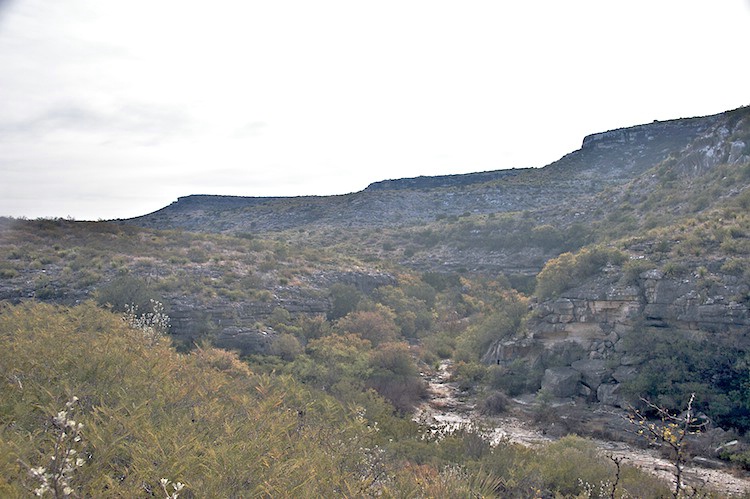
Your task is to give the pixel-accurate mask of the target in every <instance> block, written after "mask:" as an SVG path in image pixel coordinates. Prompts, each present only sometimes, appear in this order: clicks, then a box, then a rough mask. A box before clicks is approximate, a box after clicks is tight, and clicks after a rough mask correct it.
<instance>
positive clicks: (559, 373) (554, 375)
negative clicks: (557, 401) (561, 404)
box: [542, 367, 581, 398]
mask: <svg viewBox="0 0 750 499" xmlns="http://www.w3.org/2000/svg"><path fill="white" fill-rule="evenodd" d="M580 381H581V373H580V372H579V371H576V370H575V369H573V368H571V367H552V368H549V369H546V370H545V371H544V378H543V379H542V390H544V391H546V392H548V393H549V394H550V395H552V396H553V397H556V398H566V397H573V396H575V395H577V394H578V383H579V382H580Z"/></svg>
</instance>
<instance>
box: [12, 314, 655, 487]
mask: <svg viewBox="0 0 750 499" xmlns="http://www.w3.org/2000/svg"><path fill="white" fill-rule="evenodd" d="M0 339H1V340H2V344H3V349H2V350H0V365H2V366H3V379H2V383H0V434H2V440H0V495H2V496H3V497H9V498H12V497H28V496H30V495H32V494H33V491H37V492H38V493H39V494H41V495H53V496H54V494H53V490H54V489H55V488H56V487H57V497H66V496H70V497H79V496H81V497H151V496H159V495H163V494H164V492H163V488H162V485H163V486H164V487H165V488H166V489H167V491H168V492H169V493H175V494H177V495H178V496H179V497H233V496H234V497H237V496H240V497H269V496H271V497H289V496H295V497H300V496H304V497H341V496H346V497H362V496H382V497H469V496H473V497H485V496H489V495H494V494H499V495H501V496H503V497H528V496H529V494H531V493H534V491H543V490H547V491H550V493H553V492H554V491H557V492H559V493H562V494H565V495H569V494H579V493H581V492H584V491H585V487H586V486H587V485H586V484H587V483H589V484H594V485H597V484H598V483H599V482H600V481H606V480H611V479H612V476H613V472H614V470H613V469H612V468H611V467H608V466H607V465H606V464H604V463H602V462H601V461H600V458H599V457H598V456H597V455H596V454H594V451H593V450H592V448H591V447H590V446H589V445H588V444H587V443H586V442H584V441H581V440H579V439H568V440H564V441H561V442H559V443H557V444H555V445H553V446H551V447H550V448H549V449H541V450H538V451H532V450H529V449H525V448H522V447H519V446H516V445H514V444H510V443H503V444H501V445H499V446H497V447H496V448H491V447H490V446H489V444H487V443H486V442H484V441H483V440H481V439H478V437H476V436H475V434H473V433H466V434H457V435H453V436H445V437H444V438H440V439H438V440H434V439H425V438H424V437H423V436H421V433H420V432H418V431H416V427H415V426H414V424H413V423H410V422H407V421H405V420H399V419H397V418H395V417H394V416H393V415H390V414H389V413H388V411H387V410H385V411H383V412H382V413H381V414H378V415H373V414H369V413H368V411H367V410H365V409H364V408H363V406H362V405H360V404H357V403H354V402H352V401H349V402H348V403H347V402H341V401H338V400H336V399H334V398H331V397H330V396H328V395H325V394H324V393H323V392H321V391H318V390H316V389H311V388H308V387H305V386H303V385H301V384H300V383H299V382H297V381H295V380H294V379H292V378H290V377H288V376H283V375H258V374H254V373H253V372H252V371H251V370H250V369H249V368H248V366H247V365H246V364H245V363H243V362H241V361H240V360H239V359H238V358H237V357H236V356H235V355H233V354H231V353H228V352H225V351H222V350H216V349H212V348H210V347H206V348H199V349H197V350H195V351H194V352H192V353H190V354H180V353H177V352H176V351H175V350H174V349H173V348H172V347H171V345H170V342H169V340H168V339H167V338H164V337H162V338H160V339H158V340H157V341H155V342H154V341H151V338H145V337H144V335H143V331H142V330H140V329H134V328H132V327H130V326H128V325H127V324H126V323H125V322H124V321H123V320H122V319H121V317H120V316H117V315H114V314H112V313H111V312H107V311H104V310H101V309H99V308H97V307H96V306H95V305H94V304H92V303H86V304H83V305H81V306H77V307H74V308H62V307H56V306H52V305H44V304H39V303H28V304H25V305H21V306H8V305H4V306H3V307H2V309H1V310H0ZM342 339H345V338H342ZM381 360H382V359H381ZM385 364H387V362H386V363H385ZM391 368H393V366H391ZM371 397H374V395H371ZM378 404H379V405H380V407H387V406H386V405H383V402H374V403H370V404H369V405H370V406H371V407H376V406H378ZM399 421H400V422H399ZM376 423H379V424H376ZM53 455H54V456H56V460H57V462H58V463H59V462H67V461H66V460H68V461H69V464H70V465H69V466H67V467H66V466H57V465H56V464H55V460H54V459H52V456H53ZM563 456H564V457H563ZM563 463H567V464H564V465H563ZM572 463H576V465H575V466H571V464H572ZM595 463H599V464H595ZM45 487H46V488H45ZM620 487H621V488H620V490H621V491H622V490H630V491H631V495H632V494H636V495H643V494H644V493H646V492H648V491H655V490H659V489H658V488H659V487H660V485H659V484H658V483H657V482H654V481H653V480H651V479H650V478H647V477H644V476H643V475H641V474H639V473H638V472H636V471H635V470H633V469H630V468H628V469H627V470H626V472H625V474H624V475H623V477H622V478H621V482H620Z"/></svg>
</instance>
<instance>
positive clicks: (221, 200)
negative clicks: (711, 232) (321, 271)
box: [121, 108, 750, 274]
mask: <svg viewBox="0 0 750 499" xmlns="http://www.w3.org/2000/svg"><path fill="white" fill-rule="evenodd" d="M748 123H750V108H740V109H736V110H733V111H728V112H724V113H720V114H716V115H712V116H706V117H696V118H684V119H675V120H670V121H661V122H653V123H649V124H644V125H638V126H634V127H629V128H621V129H617V130H611V131H606V132H602V133H595V134H592V135H589V136H587V137H585V138H584V139H583V143H582V146H581V148H580V149H578V150H576V151H573V152H571V153H569V154H567V155H565V156H564V157H562V158H561V159H560V160H558V161H555V162H554V163H551V164H549V165H547V166H545V167H543V168H530V169H514V170H497V171H490V172H479V173H470V174H463V175H443V176H435V177H417V178H406V179H397V180H383V181H381V182H376V183H373V184H371V185H370V186H368V187H367V188H366V189H364V190H363V191H361V192H356V193H351V194H345V195H338V196H301V197H237V196H211V195H192V196H185V197H181V198H179V199H178V200H177V201H175V202H174V203H172V204H170V205H169V206H166V207H165V208H162V209H161V210H158V211H156V212H153V213H150V214H148V215H144V216H141V217H136V218H132V219H129V220H123V221H121V223H125V224H132V225H137V226H141V227H148V228H156V229H177V228H179V229H185V230H189V231H195V232H217V233H227V234H255V235H261V236H265V235H268V234H274V233H283V232H286V233H287V234H286V235H285V237H286V238H288V239H294V238H296V237H298V236H297V235H295V233H299V232H300V231H302V232H305V236H304V237H306V238H310V237H311V236H313V234H317V235H318V236H319V237H320V239H321V240H327V241H329V244H331V243H334V242H341V241H342V240H345V239H346V238H347V237H350V236H352V235H353V234H355V233H356V235H357V237H358V238H359V239H361V240H360V241H359V243H358V244H359V245H360V246H362V247H366V246H367V243H366V242H364V241H363V240H367V238H366V237H362V234H361V232H362V231H365V232H367V231H372V230H379V231H381V233H382V234H385V236H384V237H385V239H383V237H380V238H378V240H377V244H383V245H385V246H386V247H392V246H393V247H396V248H401V249H402V250H403V251H405V253H406V254H405V255H402V257H401V258H400V261H401V263H404V264H406V265H409V266H412V267H416V268H423V269H426V268H429V269H433V270H440V269H451V270H456V269H461V268H467V269H479V270H481V269H485V270H489V269H494V270H496V271H502V272H504V273H508V274H515V273H522V274H533V273H535V272H537V271H538V270H539V269H540V268H541V265H543V264H544V262H545V261H546V260H547V259H548V258H550V257H552V256H555V255H556V254H559V253H560V252H561V251H564V250H569V249H575V248H577V247H580V246H581V245H583V244H585V243H588V242H591V241H595V240H600V239H601V236H602V235H606V236H607V237H611V236H620V235H626V234H627V233H629V231H633V230H639V229H641V228H642V227H643V224H644V223H646V221H645V217H644V213H645V212H641V213H640V214H639V215H638V217H633V216H631V215H632V214H630V213H627V210H633V209H634V208H635V206H634V205H633V200H629V197H632V196H633V195H634V193H636V191H637V192H639V193H640V194H643V195H644V196H646V195H651V196H654V197H656V198H659V197H660V196H661V194H660V192H662V191H663V190H664V189H665V188H667V187H669V186H672V187H674V185H675V183H674V181H666V180H664V179H662V180H664V181H658V180H659V179H660V175H661V174H667V170H668V171H669V175H673V176H675V179H676V180H680V179H685V178H688V177H686V176H688V175H689V176H691V177H694V176H701V175H705V174H708V173H709V172H710V171H712V168H713V167H715V166H717V165H720V164H728V165H739V164H743V163H746V162H747V161H748V159H749V158H750V125H749V124H748ZM675 168H677V169H675ZM670 182H671V183H670ZM684 187H685V186H684V185H682V186H681V187H680V190H681V192H683V193H684V192H691V191H690V189H688V191H684ZM702 187H706V186H705V185H704V186H702ZM626 191H627V192H626ZM640 194H639V195H640ZM662 201H663V200H662ZM715 201H718V198H716V199H707V200H706V202H705V203H703V206H702V208H701V209H707V208H709V207H710V206H712V205H713V204H714V202H715ZM622 203H625V204H624V205H623V204H622ZM661 204H663V203H661ZM623 208H624V210H625V211H623ZM679 211H680V210H679V209H678V207H677V206H673V207H666V206H662V208H661V210H660V212H659V214H658V215H659V216H660V217H661V218H660V223H665V222H667V220H665V219H664V215H665V214H668V213H672V214H674V215H675V216H679V215H680V214H679V213H678V212H679ZM457 217H459V218H463V222H464V225H466V224H468V223H469V219H470V221H471V225H472V226H471V227H467V226H464V227H458V226H456V225H455V224H454V225H453V226H446V223H447V222H451V221H454V222H455V219H456V218H457ZM472 217H473V218H472ZM487 217H495V218H494V219H492V220H490V219H488V218H487ZM498 217H499V218H498ZM508 217H511V218H513V223H510V222H508ZM623 217H624V219H623ZM635 218H637V219H638V220H635ZM618 219H623V220H625V222H627V223H623V220H619V221H618ZM652 219H653V217H652ZM500 221H502V223H500ZM649 223H654V222H653V220H651V221H650V222H649ZM600 225H602V226H601V227H600V228H597V227H599V226H600ZM540 226H551V227H553V228H554V229H555V230H556V231H558V232H560V233H559V234H557V235H554V234H553V235H554V236H555V237H552V238H551V239H550V238H549V237H547V238H544V239H545V241H543V244H541V246H540V245H539V244H536V243H535V241H534V238H533V237H531V234H530V231H531V230H532V229H533V228H534V227H540ZM425 228H431V229H432V230H433V232H435V233H436V234H437V236H436V235H434V234H433V235H431V236H430V238H429V239H430V240H431V241H432V244H431V248H429V249H430V251H424V249H425V248H422V247H421V246H423V245H420V244H417V245H416V246H415V245H413V244H410V242H409V241H405V240H404V239H403V237H401V236H399V237H395V236H394V237H392V238H390V239H389V238H388V237H387V236H388V234H391V233H392V230H394V229H399V230H402V232H403V230H407V232H408V231H409V230H410V229H411V230H412V232H413V231H419V230H423V229H425ZM459 229H461V230H459ZM337 230H338V231H340V230H344V233H341V234H337V235H334V234H331V232H332V231H337ZM584 232H585V234H584ZM499 233H502V234H505V235H506V236H508V238H510V239H516V240H518V239H520V240H522V241H527V242H529V243H530V246H532V247H531V248H530V250H529V248H517V249H518V251H515V250H514V251H510V250H509V247H508V245H507V244H505V243H503V242H502V241H499V240H498V234H499ZM573 233H575V234H573ZM537 235H539V234H537ZM555 241H557V243H556V242H555ZM516 242H518V241H516ZM516 246H518V245H517V244H516ZM522 246H523V245H522ZM409 247H411V249H409ZM369 251H370V253H372V252H373V251H375V250H374V249H373V248H369ZM378 256H382V255H378ZM391 256H393V255H391Z"/></svg>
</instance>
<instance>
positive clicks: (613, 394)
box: [596, 383, 625, 407]
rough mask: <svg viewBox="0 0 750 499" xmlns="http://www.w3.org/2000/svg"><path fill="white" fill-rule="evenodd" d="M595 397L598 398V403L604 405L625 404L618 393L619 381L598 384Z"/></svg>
mask: <svg viewBox="0 0 750 499" xmlns="http://www.w3.org/2000/svg"><path fill="white" fill-rule="evenodd" d="M596 398H598V399H599V402H600V403H602V404H605V405H611V406H614V407H624V406H625V400H624V399H623V397H622V395H621V394H620V384H619V383H608V384H604V385H599V388H598V389H597V390H596Z"/></svg>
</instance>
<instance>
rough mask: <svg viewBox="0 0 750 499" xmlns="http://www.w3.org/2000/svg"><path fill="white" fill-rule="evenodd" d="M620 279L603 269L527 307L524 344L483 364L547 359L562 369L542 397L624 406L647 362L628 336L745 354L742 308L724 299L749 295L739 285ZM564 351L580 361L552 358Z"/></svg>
mask: <svg viewBox="0 0 750 499" xmlns="http://www.w3.org/2000/svg"><path fill="white" fill-rule="evenodd" d="M619 276H620V273H619V272H614V271H612V269H609V271H605V272H602V273H601V274H600V275H599V276H596V277H594V278H591V279H589V280H588V281H587V282H585V283H582V284H581V285H580V286H579V287H576V288H574V289H570V290H567V291H565V292H564V293H563V295H562V296H560V297H559V298H556V299H554V300H549V301H545V302H542V303H536V304H533V305H532V316H531V318H530V319H529V320H528V322H527V331H526V337H525V338H524V339H523V340H516V341H509V340H505V341H503V342H498V343H497V344H495V345H493V346H492V347H491V348H490V349H489V350H488V352H487V354H486V355H485V357H484V358H483V360H484V362H486V363H492V364H495V363H497V364H507V363H509V362H512V361H514V360H516V359H518V358H519V357H521V358H525V359H527V360H528V362H530V363H538V362H539V359H541V358H545V355H546V357H554V360H555V362H556V363H557V365H559V364H560V363H563V364H566V365H564V366H563V367H554V368H548V369H546V370H545V372H544V380H543V382H542V388H543V389H545V390H547V391H548V392H549V393H551V394H553V396H555V397H573V396H576V395H579V396H584V397H586V398H587V399H588V400H589V401H592V402H600V403H602V404H607V405H613V406H623V405H624V404H626V401H625V399H624V396H623V394H622V393H621V391H622V388H621V385H622V383H625V382H627V381H630V380H632V379H633V378H634V377H636V376H637V374H638V368H639V365H640V364H641V363H642V362H644V360H645V359H644V358H643V357H642V356H638V355H634V354H632V353H631V352H629V351H628V347H627V345H628V342H626V341H623V339H624V338H626V337H629V338H630V339H631V340H632V339H633V336H632V335H638V334H648V333H647V331H649V330H652V331H653V329H652V328H670V330H674V331H690V332H694V333H696V334H719V335H732V338H733V343H734V344H736V345H737V346H738V348H747V347H748V346H750V310H749V309H748V303H747V302H744V303H738V302H736V301H733V300H732V299H731V298H729V297H731V296H742V295H743V293H746V292H747V289H746V288H747V284H746V283H745V282H742V280H739V279H736V278H734V277H733V276H724V275H721V274H712V275H711V276H710V279H708V278H706V276H699V275H697V274H688V275H685V276H680V277H676V276H667V275H665V273H664V272H662V271H660V270H657V269H654V270H649V271H647V272H643V273H642V274H640V276H639V277H638V279H637V282H636V283H634V284H627V285H625V284H622V283H621V282H620V277H619ZM735 340H736V341H735ZM570 344H575V345H578V346H579V347H580V348H581V349H583V352H584V354H583V358H582V359H577V360H574V361H569V360H566V359H564V358H562V357H560V356H556V357H555V356H554V355H553V354H552V353H553V352H554V351H555V349H559V348H560V347H562V346H566V345H570ZM631 344H632V343H631ZM572 380H575V382H573V381H572ZM572 385H575V386H572Z"/></svg>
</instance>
